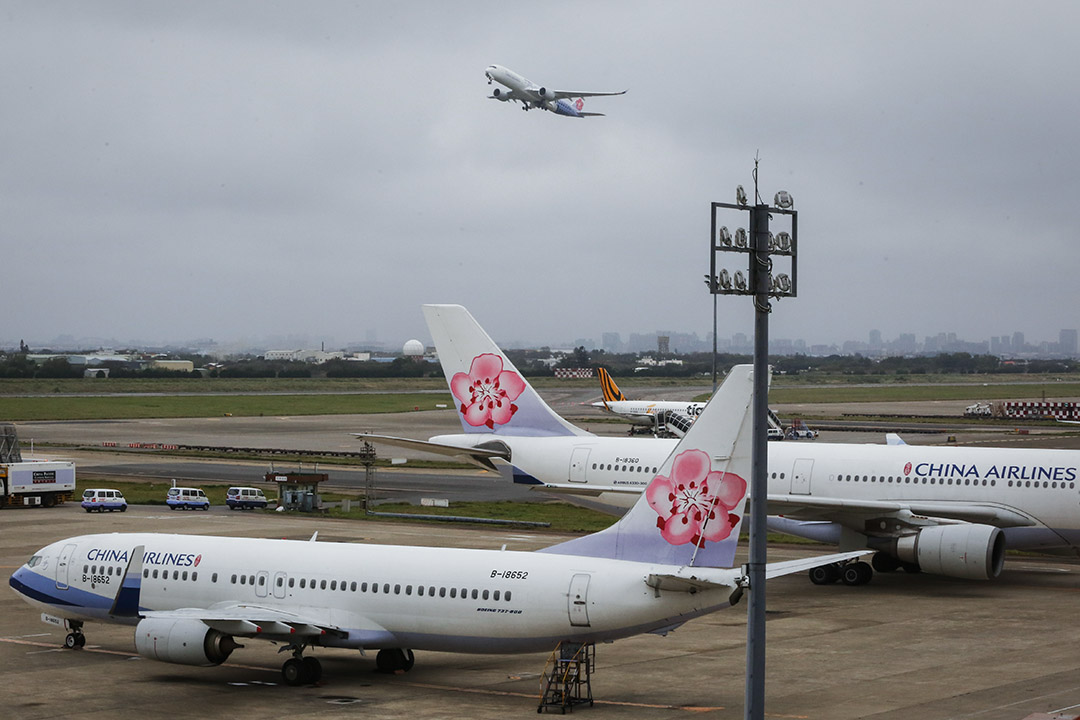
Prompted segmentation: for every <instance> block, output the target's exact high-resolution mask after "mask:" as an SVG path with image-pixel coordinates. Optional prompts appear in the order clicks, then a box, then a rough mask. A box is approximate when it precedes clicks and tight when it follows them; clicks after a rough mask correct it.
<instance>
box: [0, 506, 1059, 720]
mask: <svg viewBox="0 0 1080 720" xmlns="http://www.w3.org/2000/svg"><path fill="white" fill-rule="evenodd" d="M0 528H2V532H0V568H2V570H0V579H2V580H3V582H4V584H5V585H6V584H7V578H8V577H9V576H10V574H11V573H12V572H13V571H14V569H15V568H17V567H18V566H19V565H20V564H21V563H23V562H25V560H26V559H27V558H28V557H29V556H30V555H31V553H32V552H33V551H35V550H37V549H38V548H40V547H42V546H44V545H45V544H47V543H49V542H52V541H55V540H57V539H60V538H64V537H68V536H71V535H77V534H82V533H89V532H97V531H102V532H112V531H159V532H183V533H200V534H223V535H233V536H260V537H289V538H294V539H307V538H309V537H310V536H311V533H312V532H313V531H315V530H318V531H319V540H320V541H327V542H339V541H366V542H376V543H404V544H423V543H426V542H430V541H431V539H432V538H433V537H437V538H438V539H439V542H440V544H443V545H447V546H466V547H483V548H492V549H497V548H499V547H501V546H502V545H503V544H504V543H505V544H506V545H507V547H508V549H512V550H527V549H534V548H537V547H541V546H544V545H547V544H551V543H553V542H556V541H558V540H560V539H561V536H557V535H549V534H541V533H532V532H520V531H502V530H495V529H481V530H466V529H462V528H457V527H444V526H438V527H433V526H431V525H423V524H417V525H411V524H391V523H365V522H350V521H342V520H327V519H320V518H307V517H297V516H295V515H288V516H285V517H282V516H281V515H278V514H273V515H270V514H247V513H245V514H239V513H223V514H205V513H183V514H180V513H171V514H170V513H165V512H162V511H161V510H160V509H152V508H147V507H135V508H132V509H131V510H129V511H128V512H127V513H124V514H123V515H121V514H118V513H114V514H107V515H87V514H85V513H83V512H82V511H81V510H80V509H79V508H78V507H77V506H75V505H67V506H63V507H57V508H49V509H17V510H4V511H0ZM812 552H816V551H813V550H807V549H801V548H792V547H774V548H770V560H783V559H790V558H794V557H801V556H805V555H807V554H810V553H812ZM267 562H268V563H272V558H267ZM586 562H587V561H586ZM1078 592H1080V567H1078V566H1077V565H1075V564H1070V563H1067V562H1057V561H1048V560H1043V559H1031V558H1027V557H1010V558H1009V560H1008V561H1007V563H1006V571H1005V573H1004V575H1003V576H1002V577H1001V578H999V579H998V580H997V581H993V582H984V583H976V582H961V581H957V580H946V579H942V578H935V577H930V576H923V575H916V576H910V575H906V574H903V573H900V574H896V575H883V574H877V575H876V576H875V578H874V580H873V582H872V583H870V584H869V585H866V586H864V587H859V588H849V587H846V586H843V585H835V586H828V587H817V586H814V585H811V584H810V583H809V582H808V581H807V579H806V578H805V576H803V575H798V576H790V577H786V578H780V579H777V580H774V581H772V582H771V584H770V586H769V609H768V626H767V627H768V686H767V701H766V708H765V709H766V713H767V716H768V717H772V718H800V719H804V720H843V719H845V718H878V719H886V718H888V719H890V720H891V719H896V720H900V719H903V720H910V719H911V718H919V719H920V720H930V719H934V718H975V719H978V720H1016V719H1018V718H1024V717H1027V716H1028V715H1031V714H1032V713H1035V712H1049V711H1053V710H1060V709H1063V708H1069V707H1073V706H1077V705H1078V704H1080V654H1078V653H1077V651H1076V648H1077V647H1078V646H1080V624H1077V623H1076V622H1075V621H1074V616H1075V607H1076V602H1077V597H1078V594H1077V593H1078ZM745 607H746V604H745V603H743V604H741V605H739V606H736V607H735V608H734V609H731V610H726V611H721V612H718V613H715V614H713V615H710V616H707V617H705V618H701V619H698V620H695V621H692V622H691V623H688V624H687V625H685V626H684V627H683V628H681V629H679V630H677V631H676V632H674V633H672V634H670V635H668V636H667V637H665V638H662V637H658V636H653V635H647V636H641V637H636V638H630V639H627V640H622V641H619V642H616V643H614V644H609V645H602V646H600V647H598V648H597V652H596V657H597V668H596V674H595V676H594V679H593V691H594V695H595V697H596V701H597V702H596V706H595V707H593V708H579V709H578V710H577V711H575V713H574V715H575V716H577V715H579V714H580V715H581V716H582V717H588V718H633V719H635V720H636V719H638V718H697V717H708V718H738V717H741V715H742V698H743V667H744V662H745V646H744V640H745V619H746V617H745ZM86 630H87V638H88V643H87V647H86V648H85V649H84V650H78V651H67V650H61V649H60V648H59V645H60V643H61V641H62V639H63V635H62V633H61V632H60V631H58V630H57V629H56V628H53V627H51V626H48V625H45V624H42V623H41V622H40V621H39V613H38V612H37V611H36V610H34V609H33V608H31V607H30V606H28V605H26V604H25V603H24V602H23V601H22V600H21V599H20V598H19V597H18V596H16V595H15V594H14V593H13V592H10V591H9V590H6V589H5V590H4V591H3V592H0V663H2V667H3V668H4V692H3V698H4V700H3V716H4V717H5V718H11V719H12V720H43V719H44V718H56V717H64V718H71V719H73V720H90V719H96V718H109V719H110V720H143V719H144V718H147V717H170V718H191V719H192V720H195V719H198V720H203V719H204V718H206V717H208V716H209V717H228V718H230V719H231V720H248V719H249V718H250V719H252V720H254V719H258V720H262V719H264V718H267V717H274V718H277V717H291V718H312V720H315V719H318V720H326V719H327V718H345V717H363V718H394V719H395V720H399V719H400V718H492V719H496V718H497V719H498V720H503V719H505V718H507V717H532V716H535V713H536V697H537V692H538V675H539V674H540V673H541V672H542V671H543V669H544V663H545V661H546V659H547V657H546V655H545V654H526V655H505V656H500V655H453V654H446V653H432V652H417V657H416V667H415V668H414V669H413V670H412V671H411V672H409V673H407V674H403V675H392V676H387V675H380V674H377V673H375V672H374V660H373V657H372V656H371V655H370V654H369V655H368V656H367V657H364V656H361V655H360V654H359V653H357V652H350V651H343V650H318V651H316V655H317V656H318V657H319V658H320V659H321V660H322V662H323V667H324V671H325V677H324V680H323V682H322V684H321V685H319V686H317V687H299V688H293V687H286V686H283V685H282V684H280V675H279V669H280V664H281V656H279V655H278V654H277V653H276V648H274V647H273V646H271V645H269V644H268V643H261V642H258V641H255V640H248V641H245V642H244V644H245V645H246V646H247V647H246V648H244V649H242V650H237V651H236V652H235V653H234V654H233V656H232V657H231V658H230V661H229V662H228V663H227V664H226V665H225V666H222V667H217V668H197V667H188V666H183V665H169V664H163V663H158V662H155V661H151V660H145V659H141V658H138V657H137V656H135V655H134V649H133V641H132V634H133V633H132V630H131V628H126V627H117V626H104V625H88V626H87V628H86Z"/></svg>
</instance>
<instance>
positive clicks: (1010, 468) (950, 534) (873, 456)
mask: <svg viewBox="0 0 1080 720" xmlns="http://www.w3.org/2000/svg"><path fill="white" fill-rule="evenodd" d="M424 316H425V318H426V319H427V323H428V327H429V329H430V331H431V335H432V338H433V340H434V342H435V346H436V349H437V350H438V353H439V360H440V361H441V363H442V366H443V372H444V373H445V375H446V378H447V381H448V383H449V385H450V390H451V392H452V393H453V395H454V398H455V401H456V404H457V408H458V410H459V414H460V418H461V423H462V428H463V430H464V432H463V433H462V434H456V435H441V436H437V437H433V438H430V440H428V441H418V440H409V439H404V438H387V437H379V436H368V437H370V439H371V440H372V441H373V442H376V443H380V442H384V443H388V444H397V445H403V446H408V447H413V448H418V449H424V450H428V451H431V452H436V453H440V454H444V455H452V456H457V457H463V458H466V459H469V460H472V461H473V462H476V463H477V464H479V465H482V466H485V467H489V468H492V469H497V470H499V471H500V472H502V473H504V475H506V476H508V477H512V478H513V480H514V481H515V482H519V483H525V484H529V485H532V486H534V487H535V488H537V489H541V490H544V491H548V492H560V493H570V494H574V495H580V496H586V497H592V498H598V499H599V500H600V501H602V502H605V503H608V504H613V505H620V506H623V507H628V506H630V505H633V504H634V502H635V501H636V500H637V495H638V494H639V493H640V492H641V491H642V490H644V489H645V488H646V487H647V486H648V485H649V483H650V481H651V479H652V477H653V476H654V475H655V474H656V472H657V471H658V469H659V468H660V467H661V466H662V464H663V462H664V460H665V458H667V457H668V455H669V454H670V453H671V451H672V449H673V448H674V447H675V445H676V442H678V441H676V440H672V439H663V438H633V437H598V436H596V435H593V434H591V433H588V432H585V431H584V430H582V429H580V428H578V427H576V426H574V425H573V424H571V423H569V422H567V421H566V420H565V419H563V418H562V417H560V416H559V415H558V414H556V413H555V412H554V411H553V410H552V409H551V408H550V407H548V405H547V404H546V403H545V402H544V401H543V399H541V398H540V396H539V395H538V394H537V393H536V391H535V390H534V389H533V388H532V387H531V386H530V385H529V384H528V382H527V381H526V380H525V379H524V378H523V377H522V376H521V374H520V373H519V372H518V371H517V369H516V368H515V367H514V366H513V364H512V363H511V362H510V360H509V359H508V358H507V357H506V356H505V355H504V354H503V353H502V351H501V350H499V348H498V347H497V346H496V345H495V343H494V342H493V341H492V340H491V338H490V337H489V336H488V335H487V333H485V332H484V330H483V329H482V328H481V327H480V325H479V324H478V323H477V322H476V321H475V320H474V319H473V317H472V315H470V314H469V312H468V311H467V310H465V308H463V307H461V306H458V305H426V306H424ZM699 422H700V421H699ZM696 426H697V423H695V424H694V425H693V426H691V427H692V428H693V427H696ZM769 513H770V518H769V524H770V527H772V528H774V529H776V530H779V531H783V532H786V533H790V534H792V535H797V536H802V537H807V538H812V539H815V540H821V541H825V542H831V543H836V544H838V545H839V546H840V549H841V550H845V551H846V550H856V549H871V550H875V551H877V552H876V554H875V556H874V558H873V566H871V564H870V563H866V562H863V561H856V562H851V563H848V564H846V565H843V566H838V567H821V568H817V569H815V570H814V571H813V572H812V573H811V580H813V581H814V582H815V583H819V584H821V583H829V582H835V581H837V580H843V581H844V582H845V583H847V584H849V585H860V584H863V583H865V582H868V581H869V580H870V579H871V577H872V576H873V571H874V569H875V568H876V569H877V570H879V571H882V572H888V571H893V570H897V569H900V568H903V569H904V570H907V571H918V570H922V571H923V572H928V573H934V574H940V575H946V576H951V577H960V578H972V579H976V578H986V579H988V578H993V577H996V576H997V575H999V574H1000V572H1001V570H1002V566H1003V562H1004V553H1005V550H1006V549H1019V550H1029V551H1036V552H1044V553H1052V554H1067V555H1077V554H1080V451H1074V450H1027V449H1015V448H1008V449H997V448H965V447H920V446H914V445H904V444H890V445H856V444H838V443H829V444H826V443H814V444H799V443H787V442H783V443H770V444H769Z"/></svg>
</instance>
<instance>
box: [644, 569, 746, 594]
mask: <svg viewBox="0 0 1080 720" xmlns="http://www.w3.org/2000/svg"><path fill="white" fill-rule="evenodd" d="M740 575H741V573H739V572H735V571H729V572H728V573H726V574H725V575H724V576H723V577H719V578H713V579H707V578H703V577H697V576H696V575H668V574H656V573H654V574H651V575H649V576H648V577H646V578H645V584H646V585H648V586H649V587H651V588H655V589H657V590H670V591H673V592H686V593H696V592H698V591H699V590H716V589H719V588H726V589H728V590H734V589H735V588H736V587H738V585H739V576H740Z"/></svg>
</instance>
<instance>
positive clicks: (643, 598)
mask: <svg viewBox="0 0 1080 720" xmlns="http://www.w3.org/2000/svg"><path fill="white" fill-rule="evenodd" d="M140 545H142V546H144V547H145V552H144V554H143V573H142V580H141V582H142V587H141V596H140V600H139V607H140V610H141V611H152V610H176V609H180V608H208V607H213V606H214V605H215V604H216V603H245V604H249V605H253V606H259V607H266V608H273V609H276V610H283V611H287V612H293V613H297V614H298V615H301V616H303V617H305V618H313V619H314V620H315V621H316V622H318V623H319V624H324V625H328V626H334V627H336V628H340V629H341V631H342V632H341V633H339V634H337V635H333V636H331V635H327V636H325V637H323V638H322V640H321V641H320V642H321V644H323V645H327V646H335V647H353V648H384V647H409V648H414V649H428V650H442V651H451V652H529V651H542V650H550V649H552V648H554V647H555V645H556V644H557V643H558V642H559V641H561V640H564V639H566V640H574V641H577V642H596V641H604V640H613V639H617V638H621V637H626V636H629V635H634V634H637V633H641V632H648V631H650V630H655V629H659V628H666V627H671V626H673V625H678V624H680V623H682V622H685V621H686V620H689V619H691V618H693V617H696V616H698V615H702V614H704V613H707V612H711V611H713V610H716V609H719V608H721V607H724V606H726V605H727V604H728V597H729V594H730V591H731V589H733V587H734V586H732V588H729V589H728V590H727V591H724V590H722V589H708V590H703V591H701V592H697V593H686V592H665V591H657V590H654V589H653V588H652V587H649V586H648V585H646V582H645V579H646V578H647V577H648V576H649V574H650V573H654V572H657V573H674V572H677V571H678V569H677V568H674V567H671V566H666V565H653V564H648V563H637V562H629V561H622V560H610V559H602V558H589V557H578V556H567V555H558V554H543V553H531V552H513V551H492V550H468V549H457V548H432V547H402V546H384V545H362V544H347V543H331V542H302V541H291V540H273V539H252V538H228V537H206V536H194V535H165V534H153V533H139V534H115V533H114V534H107V535H84V536H80V537H74V538H70V539H67V540H62V541H59V542H56V543H54V544H52V545H49V546H47V547H45V548H43V549H42V550H40V551H39V552H38V553H36V554H35V555H34V557H33V558H32V559H31V560H30V561H29V562H28V563H27V564H26V565H24V566H22V567H21V568H20V569H18V570H17V571H16V572H15V573H14V574H13V576H12V578H11V581H10V584H11V586H12V587H13V588H14V589H15V590H16V591H17V592H19V593H20V594H21V595H22V596H23V597H24V599H26V600H27V602H29V603H31V604H32V605H34V606H36V607H39V608H40V609H41V610H42V611H44V612H46V613H48V614H50V615H54V616H58V617H62V618H66V619H71V620H98V621H106V622H109V621H115V622H129V623H134V622H135V619H129V620H126V621H125V620H117V619H113V618H111V617H110V615H109V612H110V608H111V607H112V603H113V599H114V598H115V596H116V594H117V588H118V587H119V584H120V582H121V580H122V578H123V575H124V572H125V568H126V567H127V564H128V561H129V559H130V554H131V553H132V552H133V549H134V548H136V547H138V546H140ZM696 571H697V572H698V574H699V575H701V574H703V573H704V574H708V573H710V572H712V573H714V574H716V573H729V574H730V573H732V572H734V571H720V570H712V571H711V570H709V569H696ZM718 577H719V576H718ZM723 577H724V578H727V577H728V576H727V575H724V576H723Z"/></svg>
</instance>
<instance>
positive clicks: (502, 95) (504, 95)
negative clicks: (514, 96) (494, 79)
mask: <svg viewBox="0 0 1080 720" xmlns="http://www.w3.org/2000/svg"><path fill="white" fill-rule="evenodd" d="M491 97H493V98H495V99H496V100H502V101H503V102H506V101H507V100H509V99H510V93H509V92H507V91H506V90H500V89H499V88H495V89H494V90H492V91H491Z"/></svg>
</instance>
